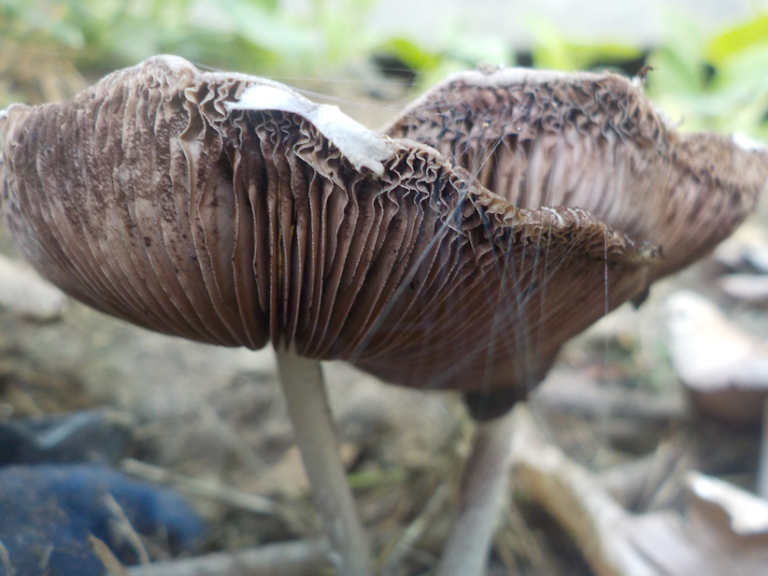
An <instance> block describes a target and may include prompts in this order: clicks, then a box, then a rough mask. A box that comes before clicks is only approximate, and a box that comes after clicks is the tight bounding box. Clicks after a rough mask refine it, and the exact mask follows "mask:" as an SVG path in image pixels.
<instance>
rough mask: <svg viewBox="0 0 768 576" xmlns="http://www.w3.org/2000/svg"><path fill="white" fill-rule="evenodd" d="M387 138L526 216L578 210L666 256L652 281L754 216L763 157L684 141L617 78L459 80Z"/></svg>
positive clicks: (487, 76) (766, 172)
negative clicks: (413, 146) (464, 174)
mask: <svg viewBox="0 0 768 576" xmlns="http://www.w3.org/2000/svg"><path fill="white" fill-rule="evenodd" d="M387 133H388V134H389V135H390V136H393V137H397V138H410V139H413V140H416V141H418V142H421V143H424V144H426V145H428V146H431V147H434V148H436V149H437V150H439V151H440V152H442V153H443V154H445V155H446V156H447V157H448V158H450V159H451V161H452V162H454V163H455V164H457V165H459V166H462V167H464V168H466V169H468V170H473V168H474V169H475V171H476V172H477V177H478V182H479V183H480V184H481V185H482V186H484V187H486V188H488V189H489V190H492V191H493V192H494V193H496V194H498V195H499V196H501V197H502V198H504V199H505V200H507V201H508V202H509V203H511V204H514V205H515V206H518V207H522V208H538V207H539V206H578V207H579V208H582V209H584V210H587V211H588V212H590V213H592V214H594V215H595V216H596V217H597V218H600V219H601V220H602V221H603V222H605V223H606V224H607V225H608V226H611V227H612V228H613V229H615V230H619V231H621V232H622V233H624V234H628V235H630V236H632V237H633V238H635V239H639V240H646V241H649V242H651V243H653V244H656V245H658V246H660V247H661V249H662V253H663V255H664V258H663V259H659V260H657V261H656V262H655V263H654V265H653V267H652V268H653V269H652V272H651V279H657V278H659V277H661V276H664V275H667V274H670V273H672V272H675V271H677V270H679V269H681V268H683V267H685V266H687V265H688V264H690V263H691V262H693V261H694V260H696V259H697V258H700V257H701V256H703V255H705V254H707V253H709V252H710V251H711V250H712V249H714V247H715V246H716V245H717V244H718V243H719V242H720V241H722V240H723V239H724V238H725V237H727V236H728V235H729V234H730V233H731V232H732V231H733V230H734V229H735V228H736V226H738V224H740V223H741V221H742V220H743V219H744V218H745V217H746V215H747V214H748V213H749V212H750V211H751V210H752V209H753V208H754V206H755V203H756V201H757V197H758V194H759V192H760V191H761V190H762V189H763V188H764V187H765V185H766V178H768V154H767V153H766V152H765V150H757V149H755V150H750V149H749V148H750V147H749V146H742V145H739V144H737V143H736V142H735V141H734V140H736V139H733V140H732V139H731V138H728V137H726V136H720V135H716V134H703V133H702V134H681V133H678V132H676V131H675V130H674V129H672V128H670V127H669V126H667V124H666V123H665V121H664V119H663V117H662V116H661V115H660V114H659V113H658V112H657V111H656V110H655V109H654V107H653V105H652V104H651V102H650V101H648V100H647V99H646V98H645V97H644V96H643V94H642V89H641V87H640V86H639V85H638V84H637V83H633V82H631V81H629V80H627V79H626V78H624V77H622V76H618V75H616V74H611V73H601V74H596V73H590V72H579V73H575V74H566V73H562V72H552V71H540V70H530V69H524V68H509V69H503V70H497V71H492V72H490V73H484V72H481V71H472V72H463V73H460V74H456V75H454V76H453V77H451V78H449V79H448V80H446V81H445V82H444V83H442V84H441V85H439V86H437V87H436V88H434V89H432V90H430V91H429V92H427V93H426V94H424V95H423V96H422V97H421V98H420V99H419V100H417V101H416V102H415V103H414V104H413V105H411V106H410V107H409V108H408V109H406V110H405V111H404V112H403V113H402V114H401V115H400V116H399V117H398V118H397V119H395V121H394V122H393V123H392V124H391V125H390V126H389V128H388V130H387Z"/></svg>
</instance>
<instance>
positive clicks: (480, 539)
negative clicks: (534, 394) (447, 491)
mask: <svg viewBox="0 0 768 576" xmlns="http://www.w3.org/2000/svg"><path fill="white" fill-rule="evenodd" d="M513 424H514V421H513V419H512V412H511V411H510V412H508V413H507V414H505V415H504V416H502V417H500V418H496V419H494V420H490V421H488V422H483V423H481V424H479V425H478V427H477V433H476V435H475V440H474V443H473V445H472V451H471V452H470V455H469V458H468V459H467V463H466V467H465V470H464V478H463V481H462V488H461V499H460V501H459V513H458V518H457V520H456V522H455V524H454V526H453V529H452V532H451V535H450V537H449V539H448V543H447V544H446V546H445V551H444V553H443V556H442V558H441V560H440V565H439V568H438V570H437V576H480V575H482V574H484V573H485V565H486V562H487V557H488V551H489V550H490V547H491V542H492V540H493V536H494V533H495V532H496V528H497V524H498V520H499V516H500V512H501V508H502V504H503V501H504V492H505V490H506V487H507V482H508V475H507V472H508V471H509V466H510V461H511V448H512V429H513Z"/></svg>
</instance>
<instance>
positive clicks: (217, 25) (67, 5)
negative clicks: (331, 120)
mask: <svg viewBox="0 0 768 576" xmlns="http://www.w3.org/2000/svg"><path fill="white" fill-rule="evenodd" d="M766 11H768V4H766V2H765V1H764V0H752V1H748V0H733V1H724V0H721V1H718V0H704V1H700V2H693V1H692V0H675V1H671V2H670V1H664V2H662V1H661V0H645V1H638V2H610V1H608V0H600V1H592V2H575V1H568V0H540V1H537V2H521V1H516V0H514V1H503V0H476V1H474V2H472V3H471V4H468V3H466V2H462V1H460V0H446V1H441V2H428V1H407V0H388V1H383V0H380V1H377V0H282V1H281V0H229V1H227V2H216V1H214V0H165V1H163V0H60V1H51V0H2V2H0V42H2V45H1V46H0V54H2V56H0V104H3V105H7V104H8V103H10V102H13V101H24V102H27V103H32V104H36V103H40V102H45V101H56V100H61V99H63V98H66V97H68V96H70V95H71V94H72V93H73V92H75V91H76V90H77V89H79V88H81V87H83V86H84V85H86V84H88V83H90V82H92V81H94V80H95V79H97V78H98V77H100V76H102V75H103V74H104V73H105V72H107V71H110V70H113V69H116V68H121V67H125V66H128V65H132V64H134V63H136V62H138V61H140V60H142V59H144V58H146V57H148V56H150V55H153V54H158V53H173V54H178V55H180V56H183V57H184V58H187V59H189V60H191V61H192V62H194V63H195V64H197V65H200V66H204V67H211V68H215V69H226V70H239V71H242V72H247V73H251V74H257V75H262V76H269V77H271V78H276V79H282V80H284V81H285V82H286V83H293V84H307V83H309V81H310V80H313V81H319V80H323V81H325V83H326V84H325V85H322V84H317V83H315V84H312V86H314V87H318V88H319V87H323V88H326V89H325V90H324V91H325V92H328V91H336V92H342V93H344V95H345V96H350V97H352V96H354V95H355V94H356V93H357V94H362V95H365V96H368V97H371V98H374V99H375V98H380V99H384V100H392V99H393V98H394V97H403V96H409V95H410V96H412V95H414V94H416V93H418V92H419V91H421V90H423V89H424V88H425V87H426V86H429V85H431V84H434V83H435V82H437V81H438V80H440V79H442V78H444V77H445V76H446V75H447V74H448V73H450V72H453V71H457V70H462V69H466V68H471V67H474V66H476V65H477V64H478V63H480V62H488V63H492V64H497V63H504V64H506V65H509V66H511V65H521V66H534V67H537V68H554V69H559V70H578V69H603V68H612V69H618V70H622V71H624V72H625V73H627V74H634V73H635V72H637V70H638V69H639V68H640V67H641V66H642V65H644V64H647V65H650V66H652V67H654V69H655V70H654V72H653V74H651V75H649V79H648V93H649V95H650V96H651V97H652V98H653V99H654V101H655V102H657V104H658V105H659V106H660V107H661V108H662V109H664V111H665V112H666V113H667V114H668V115H669V116H670V117H671V118H680V119H681V121H682V119H684V120H685V122H684V128H685V129H691V130H694V129H696V130H698V129H702V128H706V129H713V130H718V131H739V132H743V133H745V134H748V135H751V136H754V137H763V138H767V137H768V128H767V126H768V124H766V117H765V116H766V109H767V108H768V102H767V101H766V92H767V91H768V89H767V88H766V83H768V79H767V78H766V74H765V69H764V68H763V67H761V65H762V64H763V63H764V62H766V60H767V59H768V15H766ZM340 83H343V84H345V86H344V89H341V88H340V87H339V86H338V84H340ZM334 85H336V87H335V88H333V89H332V88H331V87H332V86H334Z"/></svg>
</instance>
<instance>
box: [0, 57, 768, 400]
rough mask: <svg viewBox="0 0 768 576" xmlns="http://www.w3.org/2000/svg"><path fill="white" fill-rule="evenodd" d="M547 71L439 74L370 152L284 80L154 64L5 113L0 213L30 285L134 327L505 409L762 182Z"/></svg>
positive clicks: (720, 227)
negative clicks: (577, 338)
mask: <svg viewBox="0 0 768 576" xmlns="http://www.w3.org/2000/svg"><path fill="white" fill-rule="evenodd" d="M500 74H501V76H500V77H506V76H505V73H500ZM513 76H514V75H513ZM465 77H468V78H480V79H481V80H482V78H484V77H483V76H482V75H478V73H470V74H468V75H465ZM553 77H554V78H556V80H553V81H550V80H548V79H547V78H549V77H548V76H546V75H545V76H541V77H538V79H537V80H536V82H533V84H532V85H531V83H530V82H528V81H527V80H525V79H524V81H523V82H522V83H520V82H518V81H514V82H512V81H510V82H509V83H508V85H506V84H505V85H504V86H502V87H499V86H497V85H496V84H494V83H493V82H491V83H490V84H488V82H490V81H488V80H487V79H486V80H482V82H476V81H474V80H473V82H475V83H474V84H472V83H469V84H467V83H466V82H464V81H463V80H461V78H462V77H458V78H459V80H458V81H457V80H456V79H453V80H449V82H447V83H446V84H444V85H442V86H440V87H438V88H437V89H435V90H433V91H432V92H430V93H428V94H427V95H426V96H425V97H424V98H422V100H421V101H420V102H417V103H416V105H415V106H414V107H412V108H410V109H409V110H407V111H406V112H405V114H404V115H403V116H402V117H401V118H400V120H399V121H398V122H397V123H396V124H395V125H394V127H393V128H391V129H390V134H391V136H392V137H388V136H381V135H379V134H377V133H375V132H372V131H370V130H367V129H365V128H363V127H362V126H360V125H358V124H356V123H355V122H354V121H352V120H351V119H349V118H347V117H346V116H344V115H343V114H341V113H340V112H339V111H338V109H336V108H334V107H329V106H318V105H316V104H313V103H312V102H310V101H309V100H306V99H305V98H303V97H302V96H301V95H299V94H297V93H296V92H294V91H293V90H291V89H289V88H287V87H285V86H282V85H280V84H278V83H275V82H270V81H268V80H263V79H259V78H255V77H251V76H245V75H241V74H232V73H218V72H217V73H209V72H199V71H198V70H196V69H195V68H194V67H193V66H192V65H191V64H189V63H188V62H186V61H184V60H182V59H180V58H176V57H168V56H162V57H154V58H151V59H149V60H147V61H145V62H143V63H142V64H140V65H138V66H135V67H133V68H129V69H126V70H123V71H118V72H116V73H113V74H111V75H110V76H107V77H106V78H104V79H103V80H101V81H100V82H99V83H97V84H96V85H94V86H93V87H91V88H90V89H88V90H86V91H84V92H83V93H81V94H80V95H78V96H77V97H76V98H75V99H74V101H72V102H68V103H63V104H46V105H43V106H38V107H34V108H30V107H27V106H21V105H15V106H12V107H11V108H10V109H8V110H7V111H6V113H5V115H4V118H2V120H0V133H1V134H2V136H3V149H2V150H3V152H2V153H3V158H2V182H3V184H2V185H3V208H4V213H5V217H6V221H7V222H8V225H9V227H10V229H11V231H12V233H13V235H14V237H15V238H16V241H17V243H18V244H19V245H20V247H21V249H22V251H23V252H24V254H25V255H26V257H27V258H28V259H29V260H30V261H31V262H32V263H33V265H34V266H35V267H36V268H37V269H38V270H39V271H40V272H41V273H42V274H43V275H44V276H45V277H47V278H48V279H50V280H51V281H53V282H54V283H55V284H57V285H58V286H60V287H61V288H62V289H63V290H64V291H66V292H67V293H68V294H70V295H72V296H74V297H75V298H77V299H79V300H82V301H83V302H85V303H86V304H89V305H91V306H93V307H95V308H97V309H99V310H102V311H104V312H106V313H108V314H111V315H114V316H117V317H119V318H123V319H125V320H128V321H130V322H133V323H135V324H138V325H140V326H144V327H146V328H149V329H152V330H156V331H159V332H164V333H167V334H173V335H176V336H180V337H184V338H188V339H192V340H196V341H200V342H207V343H211V344H218V345H224V346H247V347H249V348H254V349H256V348H260V347H262V346H264V345H265V344H266V343H267V342H269V341H270V340H271V341H272V342H273V343H274V344H275V345H276V346H286V347H293V348H295V350H296V352H297V353H298V354H300V355H303V356H306V357H309V358H315V359H344V360H348V361H351V362H353V363H355V364H357V365H358V366H360V367H362V368H364V369H366V370H368V371H370V372H372V373H375V374H377V375H379V376H381V377H383V378H384V379H386V380H388V381H390V382H393V383H398V384H403V385H407V386H415V387H430V388H454V389H462V390H465V391H488V390H493V389H501V388H505V387H507V388H510V389H512V390H513V391H515V394H518V395H519V396H520V397H523V396H524V395H525V393H526V392H527V389H528V387H529V386H530V385H531V384H535V383H536V382H537V381H538V380H539V379H541V378H542V377H543V375H544V374H545V372H546V371H547V369H548V368H549V366H550V365H551V363H552V362H553V360H554V357H555V355H556V354H557V351H558V350H559V348H560V346H561V345H562V344H563V343H564V342H565V341H567V340H568V339H569V338H571V337H572V336H574V335H575V334H577V333H578V332H580V331H581V330H583V329H584V328H586V327H587V326H588V325H589V324H591V323H592V322H594V321H595V320H596V319H597V318H599V317H600V316H602V315H603V314H605V313H606V312H607V311H609V310H611V309H613V308H614V307H616V306H618V305H619V304H621V303H622V302H624V301H626V300H627V299H630V298H633V297H635V296H637V295H638V294H641V293H642V292H643V291H644V290H645V289H646V287H647V285H648V283H649V282H650V281H651V280H652V279H653V278H655V277H657V276H658V275H660V274H661V273H666V272H667V271H668V270H672V269H674V268H675V267H676V266H678V265H683V263H682V261H679V262H678V261H677V260H675V261H674V266H673V265H672V263H670V262H669V257H667V258H666V259H661V258H660V256H659V253H658V249H657V247H656V246H657V244H658V243H660V242H670V241H673V240H674V241H677V240H678V239H680V242H684V243H686V246H688V244H690V241H689V240H688V239H687V236H686V235H685V234H684V233H680V232H679V230H668V229H667V226H669V227H672V228H674V227H675V226H678V227H679V226H682V223H685V224H686V225H687V226H688V230H691V229H693V230H697V231H701V230H705V231H706V240H705V241H702V242H698V241H697V242H698V243H697V242H694V244H695V246H694V247H693V248H686V250H685V254H686V255H689V256H690V257H695V255H698V254H699V253H700V252H701V251H702V250H706V249H709V248H710V247H711V246H710V244H711V245H712V246H713V245H714V242H715V241H716V239H720V238H722V237H724V236H725V235H727V234H728V233H729V232H730V231H731V229H732V227H733V226H735V225H736V223H738V222H739V221H740V219H741V218H743V217H744V215H745V214H746V213H747V212H748V211H749V209H750V208H751V207H752V205H753V203H754V199H755V196H756V194H757V192H758V191H759V190H760V188H761V187H762V186H763V184H764V182H765V179H766V177H768V174H766V172H767V170H766V166H768V163H766V161H765V155H764V153H761V152H752V151H746V150H742V149H740V148H738V147H737V146H735V145H733V144H731V142H730V141H729V140H728V139H725V138H720V137H709V136H705V137H701V138H700V139H699V140H695V141H694V142H698V143H699V144H697V145H703V146H705V147H706V146H709V147H712V146H714V147H716V148H718V149H719V148H723V151H722V152H721V157H720V160H718V162H720V163H717V162H714V161H713V162H709V161H706V162H704V161H702V160H701V158H699V157H698V156H697V155H696V154H694V153H693V152H691V150H695V149H696V146H692V145H688V144H686V142H688V140H687V139H686V138H684V137H682V136H679V135H677V134H676V133H675V132H673V131H671V130H668V129H667V128H665V127H664V125H663V123H662V122H661V121H660V120H659V118H658V115H657V114H656V113H655V112H654V111H653V109H652V108H651V106H650V105H649V104H648V103H647V102H645V100H643V99H642V96H641V95H640V93H639V90H637V89H635V88H633V87H632V86H631V85H630V84H629V83H628V82H626V81H624V80H622V79H620V78H618V77H616V76H613V75H572V76H561V75H556V76H553ZM488 78H491V79H493V76H491V77H488ZM457 82H458V83H457ZM462 82H464V83H463V84H462ZM483 82H485V83H486V84H488V86H486V84H483ZM494 82H495V81H494ZM489 86H490V87H489ZM521 86H522V87H521ZM456 87H459V88H461V90H459V92H462V93H466V94H465V95H464V96H461V98H460V99H459V100H458V101H456V102H454V101H453V100H452V98H453V94H454V92H455V89H456ZM489 90H490V93H491V94H492V95H496V96H498V98H499V102H502V101H503V102H505V104H504V105H503V106H502V109H501V110H499V113H498V114H496V113H495V111H494V110H495V109H494V106H497V103H494V102H488V103H486V104H483V103H482V102H484V101H485V100H487V98H488V93H489ZM518 93H520V94H522V95H524V100H521V102H522V103H523V105H520V104H516V103H515V102H517V101H516V100H514V98H517V96H515V95H516V94H518ZM513 96H514V98H513ZM432 99H437V100H439V101H440V102H441V103H440V106H439V107H438V106H436V105H435V104H434V103H433V102H432ZM443 99H445V100H446V104H445V108H443V104H442V102H443ZM564 103H568V104H567V105H565V104H564ZM487 110H491V111H494V113H493V114H491V116H489V117H488V118H487V119H485V118H486V116H483V114H485V112H484V111H487ZM566 110H567V112H566ZM579 110H585V111H586V112H585V113H584V114H583V115H580V112H578V111H579ZM558 114H560V115H559V116H558ZM582 116H583V117H582ZM481 117H482V118H484V120H483V121H482V122H480V118H481ZM446 118H447V119H448V120H447V122H448V124H447V126H446V129H447V130H448V131H449V132H450V131H451V130H452V132H451V134H453V135H454V136H451V137H453V140H452V141H451V140H446V136H445V133H443V132H442V131H440V132H439V133H436V126H439V123H440V122H443V121H444V120H443V119H446ZM558 118H559V119H560V120H558ZM486 124H487V126H486ZM477 126H481V127H482V130H486V133H485V134H480V133H477V131H476V128H477ZM403 127H406V128H403ZM516 127H520V128H519V130H518V129H517V128H516ZM512 128H514V129H515V130H517V132H512V131H510V130H511V129H512ZM489 129H490V130H491V134H490V136H489V133H488V132H487V131H488V130H489ZM494 134H495V135H494ZM521 134H523V136H522V137H521ZM401 136H402V137H404V138H401ZM413 138H417V139H419V140H422V141H423V142H424V143H419V142H415V141H414V140H413ZM488 138H491V140H488ZM494 138H495V140H493V139H494ZM635 140H638V141H639V144H638V143H636V142H635ZM488 142H496V143H498V144H499V145H498V146H497V145H496V143H494V144H492V146H491V147H493V148H494V149H495V152H494V154H495V156H493V157H492V158H490V159H488V160H486V159H485V158H484V159H483V162H481V164H482V166H484V167H483V168H482V169H481V170H480V172H479V173H478V174H475V173H473V172H472V171H471V169H472V168H473V167H474V166H475V165H478V164H477V163H476V160H475V159H474V158H475V157H476V155H477V154H478V153H479V152H476V151H475V150H477V151H484V150H486V149H487V146H488ZM686 146H687V147H686ZM458 147H462V149H463V152H462V153H461V154H453V153H452V151H454V150H457V149H458ZM686 150H687V151H688V152H686ZM473 154H474V155H475V156H472V155H473ZM686 154H687V155H686ZM678 157H680V158H683V159H686V158H687V159H688V160H687V161H688V162H689V164H690V165H689V164H685V163H684V162H683V160H678ZM561 160H562V161H561ZM727 160H730V161H732V162H734V163H735V164H736V166H737V167H738V168H743V170H741V172H742V173H741V174H740V173H738V172H735V169H732V168H731V167H730V165H728V163H727ZM547 162H548V164H547ZM696 162H698V164H697V163H696ZM721 163H725V164H726V165H725V166H721V165H720V164H721ZM694 164H695V166H693V168H692V167H691V166H692V165H694ZM700 164H701V165H702V166H704V167H703V168H700ZM488 166H491V168H488ZM546 166H549V168H547V167H546ZM694 168H695V169H694ZM721 168H722V169H723V170H724V175H723V176H722V178H721V175H720V174H719V172H717V170H719V169H721ZM656 171H660V172H662V173H663V174H662V175H657V174H656ZM744 173H748V174H749V175H750V177H749V178H745V179H742V180H745V181H742V180H739V179H738V177H739V176H744ZM758 173H759V176H756V175H755V174H758ZM616 174H618V176H617V175H616ZM715 174H717V177H715ZM475 176H479V178H476V177H475ZM702 179H703V181H702ZM670 182H672V184H670ZM723 183H725V184H723ZM489 186H490V187H491V188H490V189H489ZM710 197H715V198H717V199H718V201H717V202H715V204H717V206H718V207H719V208H721V210H720V211H719V212H718V211H717V210H715V208H713V207H712V203H711V202H710ZM685 202H689V203H692V204H695V205H696V207H695V209H691V210H687V211H683V212H684V214H683V215H682V216H681V215H680V210H681V209H680V208H679V205H681V204H685ZM515 204H517V205H518V206H515ZM686 206H687V204H686ZM723 206H727V207H728V208H729V210H727V211H725V212H723V210H722V208H723ZM590 211H591V212H590ZM657 220H658V222H656V221H657ZM702 220H703V222H702ZM606 223H608V224H606ZM662 230H663V231H664V232H663V233H662V232H661V231H662ZM657 232H658V233H657ZM664 250H665V253H671V254H673V255H675V254H676V251H675V248H671V249H669V250H668V249H667V247H666V245H665V246H664Z"/></svg>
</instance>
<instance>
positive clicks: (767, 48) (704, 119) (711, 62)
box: [532, 12, 768, 141]
mask: <svg viewBox="0 0 768 576" xmlns="http://www.w3.org/2000/svg"><path fill="white" fill-rule="evenodd" d="M661 24H662V38H663V39H662V42H661V43H660V45H659V46H657V47H655V48H653V49H652V50H650V51H649V52H648V53H647V54H646V58H645V62H646V63H647V64H648V65H649V66H651V67H652V68H653V70H652V71H651V72H649V73H648V76H647V87H646V92H647V94H648V95H649V96H650V97H651V99H653V101H654V102H655V103H656V104H657V106H658V107H659V108H660V109H661V110H663V111H664V112H665V114H666V115H667V116H668V117H669V118H670V119H671V121H672V122H673V123H680V128H681V129H683V130H688V131H696V130H712V131H716V132H724V133H740V134H743V135H747V136H750V137H752V138H756V139H760V140H764V141H768V14H757V15H756V16H755V17H754V18H753V19H751V20H749V21H746V22H742V23H739V24H737V25H734V26H731V27H728V28H726V29H724V30H721V31H720V32H718V33H716V34H714V35H711V36H707V34H705V33H704V32H703V31H702V30H701V29H699V28H698V27H697V26H696V25H695V24H693V23H692V21H691V19H690V18H686V17H685V15H682V14H676V13H671V12H670V13H667V14H665V16H664V18H663V20H662V22H661ZM534 30H535V36H536V42H535V44H534V48H533V54H532V57H533V63H534V65H535V66H536V67H540V68H554V69H559V70H579V69H590V68H597V69H604V68H606V67H608V68H611V67H612V65H613V66H616V67H619V68H622V67H624V68H626V66H623V64H626V63H627V62H629V61H634V60H636V59H637V58H638V57H640V56H642V55H643V51H642V50H640V49H639V47H637V46H622V45H615V44H579V43H577V42H571V41H568V40H567V39H565V37H564V36H563V35H562V34H559V33H557V32H556V31H554V30H553V29H552V28H550V27H547V26H546V25H537V27H536V28H535V29H534Z"/></svg>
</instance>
